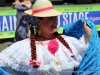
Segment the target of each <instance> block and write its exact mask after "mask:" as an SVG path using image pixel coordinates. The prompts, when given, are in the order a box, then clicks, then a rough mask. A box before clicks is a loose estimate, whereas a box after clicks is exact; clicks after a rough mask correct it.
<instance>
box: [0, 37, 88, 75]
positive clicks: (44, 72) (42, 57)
mask: <svg viewBox="0 0 100 75" xmlns="http://www.w3.org/2000/svg"><path fill="white" fill-rule="evenodd" d="M63 37H64V39H65V41H66V42H67V43H68V44H69V46H70V48H71V49H72V51H73V54H74V58H72V57H71V56H72V54H71V53H70V51H69V50H68V49H67V48H66V47H65V46H64V45H63V44H62V43H61V42H60V41H59V40H57V39H56V41H57V42H58V43H59V48H58V51H57V52H56V54H55V57H54V56H53V55H52V54H51V53H50V52H49V51H48V50H47V48H46V47H47V45H48V43H49V41H50V40H47V41H43V42H42V43H43V45H44V46H45V47H44V46H43V45H41V43H40V42H38V41H36V52H37V60H39V61H41V62H42V63H41V65H40V67H39V68H33V67H32V66H31V65H29V61H30V59H31V47H30V39H25V40H22V41H19V42H16V43H14V44H12V45H11V46H9V47H7V48H6V49H4V50H3V51H2V52H1V53H0V66H3V67H11V68H12V69H15V70H17V71H22V72H28V73H29V75H71V74H72V71H73V69H74V67H77V66H78V65H79V63H80V61H81V59H82V57H83V55H84V53H85V51H86V48H87V45H86V44H85V36H82V37H81V38H80V39H79V40H78V39H76V38H73V37H69V36H63ZM54 60H56V61H57V62H58V65H57V64H56V63H55V62H54Z"/></svg>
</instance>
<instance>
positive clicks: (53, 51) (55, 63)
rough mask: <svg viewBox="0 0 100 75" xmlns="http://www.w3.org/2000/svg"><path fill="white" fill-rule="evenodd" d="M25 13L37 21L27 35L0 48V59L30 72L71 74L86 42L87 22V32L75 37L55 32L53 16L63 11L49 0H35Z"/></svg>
mask: <svg viewBox="0 0 100 75" xmlns="http://www.w3.org/2000/svg"><path fill="white" fill-rule="evenodd" d="M25 13H26V14H28V15H31V16H34V17H35V19H36V24H33V25H32V26H31V28H30V30H31V35H30V39H25V40H22V41H19V42H16V43H14V44H12V45H11V46H10V47H8V48H6V49H5V50H3V51H2V52H1V53H0V56H2V57H0V59H1V61H2V62H5V63H6V64H7V66H9V67H12V68H13V69H15V70H17V71H22V72H28V74H29V75H72V73H73V70H74V69H75V68H76V67H77V66H78V65H79V63H80V61H81V60H82V57H83V55H84V53H85V51H86V48H87V46H88V41H89V38H90V33H91V29H90V28H89V27H88V26H87V25H86V22H84V25H83V26H84V29H85V31H86V34H85V35H83V36H82V37H81V38H80V39H79V40H78V39H76V38H74V37H70V36H64V35H59V34H58V33H57V18H56V16H58V15H62V13H61V12H59V11H57V10H55V9H54V7H53V5H52V4H51V2H50V1H48V0H37V1H36V2H35V4H34V5H33V9H31V10H27V11H25ZM5 57H6V58H5ZM3 59H5V60H3ZM6 60H7V61H6ZM2 66H5V64H3V63H2Z"/></svg>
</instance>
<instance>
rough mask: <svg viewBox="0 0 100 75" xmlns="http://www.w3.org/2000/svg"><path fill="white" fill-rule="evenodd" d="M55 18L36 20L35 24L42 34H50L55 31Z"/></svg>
mask: <svg viewBox="0 0 100 75" xmlns="http://www.w3.org/2000/svg"><path fill="white" fill-rule="evenodd" d="M57 23H58V21H57V17H55V16H53V17H44V18H43V19H42V20H40V19H38V18H37V24H38V26H39V30H40V31H41V33H42V34H52V33H54V32H56V31H57Z"/></svg>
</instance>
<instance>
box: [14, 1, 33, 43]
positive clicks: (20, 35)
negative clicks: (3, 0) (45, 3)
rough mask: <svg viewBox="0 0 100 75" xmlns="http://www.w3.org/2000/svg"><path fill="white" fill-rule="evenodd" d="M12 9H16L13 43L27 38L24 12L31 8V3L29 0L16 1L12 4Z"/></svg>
mask: <svg viewBox="0 0 100 75" xmlns="http://www.w3.org/2000/svg"><path fill="white" fill-rule="evenodd" d="M12 6H13V8H14V9H17V16H16V17H17V22H16V32H15V42H16V41H20V40H23V39H25V38H28V37H29V36H28V30H29V28H28V23H27V20H26V14H25V13H24V11H25V10H28V9H30V8H31V6H32V3H31V1H30V0H16V1H15V2H14V3H12Z"/></svg>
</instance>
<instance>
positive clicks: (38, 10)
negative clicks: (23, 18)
mask: <svg viewBox="0 0 100 75" xmlns="http://www.w3.org/2000/svg"><path fill="white" fill-rule="evenodd" d="M50 9H54V7H53V6H50V7H46V8H41V9H37V10H33V11H32V15H33V14H36V13H39V12H43V11H47V10H50Z"/></svg>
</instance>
